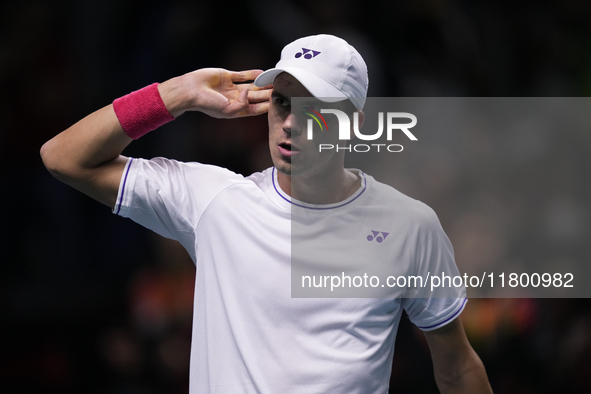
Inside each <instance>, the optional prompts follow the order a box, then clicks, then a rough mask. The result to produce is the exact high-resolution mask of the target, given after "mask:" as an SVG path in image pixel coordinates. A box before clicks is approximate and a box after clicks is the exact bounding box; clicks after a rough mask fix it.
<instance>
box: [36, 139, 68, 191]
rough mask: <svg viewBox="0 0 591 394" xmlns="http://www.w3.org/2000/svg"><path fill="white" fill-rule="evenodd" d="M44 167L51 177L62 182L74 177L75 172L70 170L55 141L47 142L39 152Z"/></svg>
mask: <svg viewBox="0 0 591 394" xmlns="http://www.w3.org/2000/svg"><path fill="white" fill-rule="evenodd" d="M39 154H40V155H41V160H42V161H43V165H44V166H45V168H47V170H48V171H49V173H50V174H51V175H53V176H54V177H55V178H57V179H59V180H60V181H62V182H67V180H68V179H69V178H71V177H73V172H74V171H73V170H72V169H69V168H68V165H67V162H66V160H65V159H64V155H63V152H60V149H59V147H58V146H57V144H56V143H55V141H54V140H53V139H51V140H49V141H47V142H46V143H45V144H43V146H42V147H41V150H40V151H39Z"/></svg>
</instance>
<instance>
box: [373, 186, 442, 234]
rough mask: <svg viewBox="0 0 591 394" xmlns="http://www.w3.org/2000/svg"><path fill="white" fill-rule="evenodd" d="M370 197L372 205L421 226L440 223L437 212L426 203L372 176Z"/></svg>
mask: <svg viewBox="0 0 591 394" xmlns="http://www.w3.org/2000/svg"><path fill="white" fill-rule="evenodd" d="M366 176H367V177H368V178H369V179H370V182H369V183H370V185H371V187H370V188H369V190H368V192H369V196H370V197H371V201H372V202H371V203H372V204H375V205H377V206H382V207H383V209H386V210H389V211H392V212H394V213H395V214H397V215H400V216H402V217H404V218H405V219H407V220H408V221H409V222H412V223H416V224H421V223H432V222H433V221H439V219H438V218H437V215H436V214H435V211H433V209H432V208H431V207H430V206H428V205H427V204H425V203H424V202H422V201H420V200H417V199H415V198H412V197H410V196H408V195H406V194H404V193H402V192H401V191H399V190H398V189H396V188H395V187H393V186H391V185H387V184H385V183H382V182H379V181H377V180H376V179H374V178H373V177H372V176H370V175H366Z"/></svg>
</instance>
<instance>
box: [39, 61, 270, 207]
mask: <svg viewBox="0 0 591 394" xmlns="http://www.w3.org/2000/svg"><path fill="white" fill-rule="evenodd" d="M261 72H262V71H261V70H249V71H241V72H233V71H227V70H224V69H213V68H207V69H201V70H197V71H193V72H191V73H188V74H185V75H182V76H180V77H176V78H173V79H170V80H168V81H166V82H164V83H162V84H159V85H158V86H157V89H158V93H159V94H160V97H161V98H162V102H163V104H164V106H165V107H166V110H167V111H168V113H169V114H170V115H172V117H174V118H176V117H178V116H180V115H181V114H183V113H184V112H185V111H201V112H204V113H206V114H208V115H210V116H213V117H216V118H235V117H241V116H251V115H259V114H263V113H265V112H267V110H268V100H269V96H270V89H269V87H266V88H257V87H255V86H254V84H252V83H243V82H248V81H253V80H254V79H255V78H256V77H257V76H258V75H259V74H260V73H261ZM131 110H133V109H130V111H131ZM132 115H133V114H132ZM124 123H125V122H124ZM139 126H140V128H141V126H142V125H139ZM128 134H132V133H129V130H124V127H122V126H121V122H120V119H119V118H118V116H117V114H116V113H115V110H114V109H113V104H109V105H107V106H106V107H103V108H101V109H99V110H98V111H96V112H94V113H92V114H90V115H88V116H87V117H85V118H84V119H82V120H80V121H79V122H77V123H76V124H74V125H73V126H71V127H70V128H68V129H66V130H65V131H63V132H61V133H60V134H58V135H57V136H55V137H54V138H52V139H51V140H49V141H47V142H46V143H45V144H44V145H43V146H42V147H41V158H42V159H43V163H44V164H45V167H47V169H48V170H49V172H50V173H51V174H52V175H53V176H55V177H56V178H58V179H59V180H61V181H62V182H65V183H67V184H68V185H70V186H72V187H74V188H76V189H78V190H80V191H81V192H83V193H85V194H87V195H89V196H90V197H92V198H94V199H96V200H98V201H100V202H102V203H103V204H105V205H107V206H109V207H113V206H114V205H115V202H116V199H117V192H118V189H119V182H120V180H121V176H122V174H123V169H124V167H125V162H126V159H125V157H123V156H121V153H122V152H123V150H124V149H125V147H126V146H127V145H129V143H130V142H131V141H132V140H133V138H131V137H130V136H128ZM132 136H134V137H135V138H137V136H136V135H133V134H132Z"/></svg>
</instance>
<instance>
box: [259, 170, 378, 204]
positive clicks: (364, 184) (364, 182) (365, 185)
mask: <svg viewBox="0 0 591 394" xmlns="http://www.w3.org/2000/svg"><path fill="white" fill-rule="evenodd" d="M359 172H361V176H363V190H361V192H359V194H358V195H356V196H355V198H353V199H351V201H347V202H346V203H344V204H341V205H336V206H334V207H326V208H320V207H309V206H306V205H301V204H297V203H295V202H293V201H291V200H289V199H287V198H285V197H284V196H283V194H281V192H279V190H277V186H276V185H275V167H273V173H272V174H271V180H272V181H273V187H274V188H275V191H276V192H277V194H279V197H281V198H282V199H284V200H285V201H287V202H288V203H290V204H292V205H295V206H296V207H300V208H306V209H315V210H324V209H335V208H340V207H344V206H345V205H347V204H351V203H352V202H353V201H355V200H357V199H358V198H359V196H361V195H362V194H363V192H364V191H365V189H366V188H367V179H366V178H365V174H364V173H363V171H361V170H360V171H359Z"/></svg>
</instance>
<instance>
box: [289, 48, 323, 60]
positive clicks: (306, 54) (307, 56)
mask: <svg viewBox="0 0 591 394" xmlns="http://www.w3.org/2000/svg"><path fill="white" fill-rule="evenodd" d="M310 52H312V53H310ZM302 55H304V59H312V58H313V57H316V56H318V55H320V51H315V50H313V49H308V48H302V52H298V53H296V54H295V57H296V59H298V58H300V57H302Z"/></svg>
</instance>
